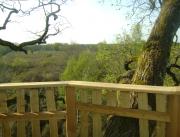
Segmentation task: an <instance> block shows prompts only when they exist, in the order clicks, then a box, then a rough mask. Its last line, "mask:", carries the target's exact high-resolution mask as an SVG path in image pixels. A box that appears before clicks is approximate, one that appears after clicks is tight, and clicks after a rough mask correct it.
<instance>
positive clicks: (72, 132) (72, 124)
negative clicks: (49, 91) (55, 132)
mask: <svg viewBox="0 0 180 137" xmlns="http://www.w3.org/2000/svg"><path fill="white" fill-rule="evenodd" d="M66 112H67V114H66V135H67V137H76V94H75V88H73V87H66Z"/></svg>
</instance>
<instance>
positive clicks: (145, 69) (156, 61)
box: [104, 0, 180, 137]
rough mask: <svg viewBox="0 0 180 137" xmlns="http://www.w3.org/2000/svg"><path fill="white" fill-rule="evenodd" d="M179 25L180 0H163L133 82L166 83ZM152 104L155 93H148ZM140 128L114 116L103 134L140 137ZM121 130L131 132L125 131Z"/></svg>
mask: <svg viewBox="0 0 180 137" xmlns="http://www.w3.org/2000/svg"><path fill="white" fill-rule="evenodd" d="M179 26H180V0H164V3H163V5H162V9H161V12H160V14H159V16H158V18H157V20H156V22H155V24H154V27H153V29H152V31H151V34H150V36H149V38H148V40H147V42H146V44H145V45H144V48H143V53H142V55H141V56H140V58H139V60H138V67H137V69H136V72H135V74H134V76H133V84H143V85H163V80H164V77H165V72H166V66H167V62H168V60H169V55H170V51H171V45H172V43H173V38H174V35H175V34H176V31H177V29H178V28H179ZM149 104H150V106H151V107H152V109H155V97H153V96H152V95H149ZM124 121H125V122H124ZM127 127H128V128H127ZM117 130H118V131H117ZM138 130H139V127H138V121H136V120H134V119H131V118H129V119H128V120H127V118H122V117H117V116H112V117H111V118H110V120H109V121H108V124H107V128H106V131H105V134H104V137H139V133H137V131H138ZM122 132H124V133H129V134H128V135H124V134H123V133H122Z"/></svg>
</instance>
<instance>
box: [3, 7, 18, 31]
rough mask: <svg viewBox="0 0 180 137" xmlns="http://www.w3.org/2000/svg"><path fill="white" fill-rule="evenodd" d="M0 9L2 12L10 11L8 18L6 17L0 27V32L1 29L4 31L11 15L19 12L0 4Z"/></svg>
mask: <svg viewBox="0 0 180 137" xmlns="http://www.w3.org/2000/svg"><path fill="white" fill-rule="evenodd" d="M0 7H1V9H2V10H4V9H7V10H10V12H9V14H8V16H7V17H6V19H5V21H4V23H3V26H1V27H0V30H3V29H6V26H7V24H8V22H9V19H10V17H11V15H12V14H13V13H18V12H19V11H18V10H17V9H14V8H9V7H6V6H4V5H2V4H0Z"/></svg>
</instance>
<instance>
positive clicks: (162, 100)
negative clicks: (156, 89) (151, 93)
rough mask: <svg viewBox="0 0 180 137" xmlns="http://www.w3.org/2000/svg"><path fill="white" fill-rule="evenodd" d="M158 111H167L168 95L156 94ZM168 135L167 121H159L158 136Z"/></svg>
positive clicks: (157, 126)
mask: <svg viewBox="0 0 180 137" xmlns="http://www.w3.org/2000/svg"><path fill="white" fill-rule="evenodd" d="M156 111H158V112H167V96H166V95H161V94H157V95H156ZM165 136H166V123H165V122H158V121H157V125H156V137H165Z"/></svg>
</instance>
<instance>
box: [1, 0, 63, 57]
mask: <svg viewBox="0 0 180 137" xmlns="http://www.w3.org/2000/svg"><path fill="white" fill-rule="evenodd" d="M49 5H50V6H52V5H55V6H56V7H57V9H56V10H55V11H51V12H50V13H49V14H48V15H46V21H45V29H44V32H43V33H42V35H40V36H39V38H37V39H35V40H31V41H26V42H23V43H20V44H18V45H16V44H14V43H12V42H9V41H6V40H3V39H0V45H2V46H6V47H9V48H11V49H12V50H14V51H23V52H24V53H26V54H27V51H26V50H25V49H24V47H26V46H30V45H35V44H41V43H46V39H47V38H49V37H50V36H54V35H57V34H58V33H59V32H60V30H59V29H56V32H55V33H53V34H48V31H49V27H50V23H49V21H50V18H51V17H53V19H54V20H57V18H58V15H57V13H59V12H60V5H59V4H57V3H51V2H49V3H46V4H43V3H41V5H39V7H43V9H44V7H45V6H49ZM0 6H2V7H3V8H6V9H8V10H12V11H10V13H9V15H8V17H7V18H6V20H5V22H4V24H3V26H2V27H1V28H0V29H6V25H7V23H8V22H9V19H10V17H11V15H12V13H18V10H16V9H14V8H8V7H6V6H4V5H2V4H1V5H0ZM36 8H38V7H34V8H32V9H31V11H33V10H35V9H36Z"/></svg>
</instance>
